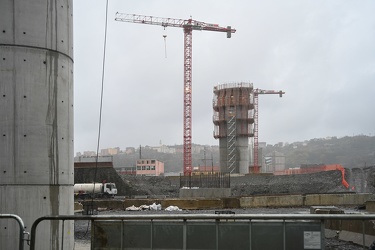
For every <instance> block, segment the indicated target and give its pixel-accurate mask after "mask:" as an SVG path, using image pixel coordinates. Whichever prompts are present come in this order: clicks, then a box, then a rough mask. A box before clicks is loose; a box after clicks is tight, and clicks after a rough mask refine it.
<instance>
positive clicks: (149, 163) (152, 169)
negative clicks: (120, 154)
mask: <svg viewBox="0 0 375 250" xmlns="http://www.w3.org/2000/svg"><path fill="white" fill-rule="evenodd" d="M136 167H137V170H136V175H146V176H160V175H164V162H161V161H158V160H155V159H140V160H137V163H136Z"/></svg>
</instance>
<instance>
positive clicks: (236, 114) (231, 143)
mask: <svg viewBox="0 0 375 250" xmlns="http://www.w3.org/2000/svg"><path fill="white" fill-rule="evenodd" d="M213 92H214V99H213V109H214V116H213V121H214V125H215V129H214V137H215V138H216V139H219V148H220V170H221V171H222V172H231V173H240V174H247V173H249V137H252V136H254V134H253V129H252V128H253V123H254V117H253V113H254V112H253V111H254V105H253V84H252V83H244V82H241V83H231V84H222V85H218V86H215V87H214V90H213Z"/></svg>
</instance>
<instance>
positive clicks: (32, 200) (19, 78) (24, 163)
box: [0, 0, 74, 249]
mask: <svg viewBox="0 0 375 250" xmlns="http://www.w3.org/2000/svg"><path fill="white" fill-rule="evenodd" d="M72 8H73V3H72V0H59V1H48V0H32V1H29V0H3V1H0V107H1V108H0V213H7V214H17V215H18V216H20V217H21V218H22V219H23V221H24V223H25V227H26V228H25V230H26V231H29V232H30V230H31V226H32V223H33V222H34V221H35V220H36V219H37V218H39V217H42V216H45V215H62V214H66V215H71V214H73V211H74V210H73V183H74V169H73V32H72V31H73V30H72V27H73V23H72V22H73V21H72V20H73V9H72ZM18 232H19V229H18V227H17V225H16V223H15V222H14V221H13V220H0V249H18V234H19V233H18ZM62 233H63V234H64V239H63V240H62V239H61V235H62ZM73 234H74V228H73V222H65V224H64V232H62V223H59V222H53V223H50V222H43V223H42V224H40V225H39V227H38V228H37V244H36V249H61V246H62V244H63V245H64V249H73V246H74V238H73Z"/></svg>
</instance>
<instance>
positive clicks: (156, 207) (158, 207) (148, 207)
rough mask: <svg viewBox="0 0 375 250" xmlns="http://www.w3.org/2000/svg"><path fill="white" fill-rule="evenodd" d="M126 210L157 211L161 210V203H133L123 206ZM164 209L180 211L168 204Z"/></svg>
mask: <svg viewBox="0 0 375 250" xmlns="http://www.w3.org/2000/svg"><path fill="white" fill-rule="evenodd" d="M125 210H126V211H142V210H153V211H159V210H161V205H160V204H156V203H153V204H152V205H141V206H139V207H136V206H134V205H132V206H130V207H127V208H125ZM165 211H182V209H180V208H179V207H177V206H169V207H167V208H166V209H165Z"/></svg>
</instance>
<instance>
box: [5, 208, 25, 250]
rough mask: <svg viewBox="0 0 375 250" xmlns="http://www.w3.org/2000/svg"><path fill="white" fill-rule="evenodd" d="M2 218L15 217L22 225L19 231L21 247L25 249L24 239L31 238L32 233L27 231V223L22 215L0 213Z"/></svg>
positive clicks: (21, 249)
mask: <svg viewBox="0 0 375 250" xmlns="http://www.w3.org/2000/svg"><path fill="white" fill-rule="evenodd" d="M0 219H15V220H16V221H17V222H18V225H19V227H20V232H19V243H18V244H19V249H20V250H23V249H24V241H27V240H29V236H30V234H29V233H28V232H26V231H25V224H24V223H23V220H22V219H21V217H19V216H18V215H15V214H0ZM25 235H27V236H28V237H27V238H25V237H24V236H25Z"/></svg>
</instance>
